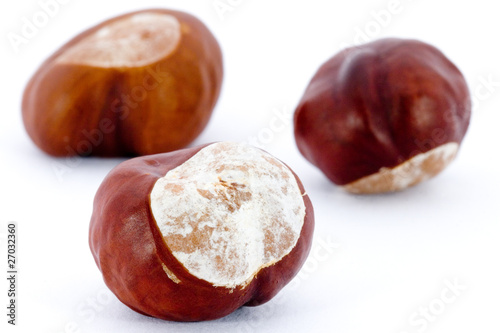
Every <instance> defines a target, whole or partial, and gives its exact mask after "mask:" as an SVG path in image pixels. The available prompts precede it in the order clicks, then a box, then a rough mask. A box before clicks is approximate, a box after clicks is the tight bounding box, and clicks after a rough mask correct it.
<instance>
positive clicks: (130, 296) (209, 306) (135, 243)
mask: <svg viewBox="0 0 500 333" xmlns="http://www.w3.org/2000/svg"><path fill="white" fill-rule="evenodd" d="M204 147H206V145H204V146H200V147H195V148H188V149H183V150H178V151H175V152H170V153H164V154H157V155H152V156H143V157H137V158H133V159H131V160H128V161H125V162H123V163H121V164H120V165H118V166H117V167H116V168H115V169H113V170H112V171H111V172H110V173H109V174H108V176H107V177H106V178H105V179H104V181H103V182H102V184H101V186H100V188H99V190H98V191H97V194H96V196H95V199H94V210H93V214H92V218H91V222H90V233H89V243H90V249H91V252H92V254H93V256H94V259H95V261H96V263H97V266H98V267H99V270H100V271H101V272H102V274H103V278H104V281H105V283H106V285H107V286H108V287H109V288H110V289H111V291H112V292H113V293H114V294H115V295H116V296H117V297H118V298H119V299H120V301H121V302H123V303H124V304H126V305H127V306H128V307H130V308H131V309H133V310H135V311H137V312H139V313H142V314H145V315H148V316H153V317H157V318H161V319H167V320H174V321H201V320H211V319H216V318H220V317H223V316H226V315H228V314H230V313H231V312H233V311H235V310H236V309H238V308H240V307H241V306H243V305H246V306H256V305H260V304H263V303H265V302H267V301H269V300H270V299H271V298H272V297H273V296H275V295H276V294H277V293H278V291H279V290H281V289H282V288H283V287H284V286H285V285H286V284H287V283H288V282H289V281H290V280H291V279H292V278H293V277H294V276H295V275H296V274H297V273H298V271H299V269H300V268H301V267H302V265H303V263H304V262H305V260H306V258H307V256H308V254H309V251H310V247H311V242H312V234H313V229H314V212H313V207H312V203H311V201H310V199H309V197H308V196H307V195H304V196H303V200H304V203H305V207H306V215H305V218H304V224H303V227H302V230H301V234H300V237H299V240H298V241H297V244H296V245H295V247H294V248H293V249H292V251H291V252H290V253H289V254H288V255H286V256H285V257H284V258H283V259H281V260H280V261H278V262H277V263H275V264H274V265H271V266H268V267H265V268H263V269H261V270H260V271H259V273H258V274H257V275H256V276H255V277H254V278H253V280H252V281H251V282H250V283H249V284H248V285H246V286H244V287H236V288H235V289H230V288H225V287H215V286H213V285H212V284H210V283H209V282H207V281H204V280H201V279H199V278H197V277H195V276H193V275H191V274H190V273H189V272H188V271H187V270H186V269H185V268H184V266H183V265H182V264H181V263H179V262H178V261H177V259H175V257H174V255H173V254H172V252H171V251H170V250H169V248H168V246H167V245H166V243H165V241H164V239H163V237H162V235H161V232H160V230H159V228H158V225H157V223H156V221H155V220H154V217H153V215H152V212H151V208H150V198H149V194H150V193H151V190H152V188H153V186H154V184H155V183H156V181H157V180H158V179H159V178H161V177H163V176H164V175H165V174H166V173H167V172H168V171H169V170H171V169H173V168H175V167H177V166H179V165H181V164H183V163H184V162H185V161H187V160H188V159H189V158H191V157H192V156H193V155H195V154H196V153H197V152H198V151H200V150H201V149H202V148H204ZM292 173H293V171H292ZM293 174H294V176H295V179H296V180H297V183H298V185H299V188H300V190H301V192H302V193H305V190H304V188H303V185H302V183H301V182H300V180H299V178H298V177H297V175H295V173H293ZM162 264H165V265H166V266H167V267H168V268H169V270H170V271H171V272H172V273H174V274H175V276H176V277H177V278H178V279H179V280H180V281H181V282H180V283H175V282H174V281H172V280H171V279H170V278H169V277H168V276H167V274H166V273H165V271H164V270H163V267H162Z"/></svg>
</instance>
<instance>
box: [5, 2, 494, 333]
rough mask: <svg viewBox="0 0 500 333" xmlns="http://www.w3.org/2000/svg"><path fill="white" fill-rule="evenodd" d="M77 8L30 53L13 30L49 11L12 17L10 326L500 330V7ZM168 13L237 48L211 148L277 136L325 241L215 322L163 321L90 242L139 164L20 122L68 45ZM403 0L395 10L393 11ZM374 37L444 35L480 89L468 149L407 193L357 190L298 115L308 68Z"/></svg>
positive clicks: (8, 19)
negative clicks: (13, 260)
mask: <svg viewBox="0 0 500 333" xmlns="http://www.w3.org/2000/svg"><path fill="white" fill-rule="evenodd" d="M61 2H63V1H62V0H61ZM66 2H67V3H66V4H64V5H60V6H59V9H58V10H57V11H56V10H54V9H53V10H52V12H53V17H50V19H48V22H46V25H45V27H43V28H41V29H39V31H38V32H37V33H36V34H34V33H33V34H34V36H32V37H31V38H30V39H29V40H28V43H27V44H26V45H21V46H20V47H19V52H18V53H14V51H13V48H12V47H11V45H10V43H9V40H8V38H7V34H8V33H9V32H15V33H19V32H20V30H21V26H22V25H23V17H25V18H30V20H31V18H32V16H33V15H35V16H36V15H37V13H39V12H40V10H41V7H40V4H39V3H38V2H37V1H34V0H26V1H8V2H4V3H3V5H2V7H3V8H2V9H1V10H0V22H1V27H2V39H1V42H0V43H1V44H2V52H1V75H0V77H1V78H2V80H1V81H0V92H1V101H2V104H1V105H2V113H1V114H2V117H3V118H2V121H0V136H1V138H0V155H1V158H2V160H1V162H2V163H1V172H0V182H1V183H0V184H1V191H0V202H1V203H2V204H1V209H0V221H2V223H1V228H2V229H1V234H0V236H3V238H0V239H1V240H2V244H1V247H2V250H1V251H2V252H1V253H2V254H1V255H0V257H1V258H5V255H4V253H5V252H4V251H5V231H6V222H7V221H17V222H18V223H19V267H20V268H19V272H20V275H19V284H18V288H19V297H18V305H19V309H18V324H19V325H18V326H16V327H15V328H12V327H10V326H9V327H8V332H56V333H60V332H145V331H147V332H198V333H200V332H303V331H307V332H342V333H350V332H352V333H359V332H370V333H375V332H383V333H388V332H394V333H402V332H407V333H413V332H440V333H441V332H445V333H446V332H453V333H457V332H498V331H500V322H499V321H498V319H497V318H498V314H499V313H500V302H499V298H500V283H499V281H500V269H499V260H498V259H499V256H500V242H499V241H498V239H499V236H500V227H499V223H500V208H499V207H500V204H499V201H500V200H499V199H500V195H499V188H500V176H499V175H498V169H499V167H498V165H499V162H500V159H499V157H498V149H499V148H498V142H500V134H499V133H500V131H499V130H498V129H499V124H500V112H499V111H498V110H499V109H500V98H499V94H500V84H499V83H498V82H500V61H499V59H500V43H499V42H498V31H500V20H498V8H494V7H493V6H494V5H493V2H491V1H489V0H476V1H474V2H465V1H464V2H457V1H451V0H448V1H431V0H418V1H410V0H401V1H399V6H394V5H393V3H394V1H391V0H376V1H368V0H366V1H334V2H332V1H320V0H310V1H285V0H274V1H267V2H264V1H250V0H231V1H230V0H222V2H223V3H232V4H233V7H231V8H233V10H232V11H228V12H226V13H225V15H224V20H221V19H220V16H219V15H218V13H217V11H215V9H214V7H213V6H212V3H213V0H207V1H201V0H200V1H180V0H179V1H164V0H162V1H160V0H158V1H149V0H144V1H141V2H138V1H132V0H122V1H113V2H112V1H95V0H87V1H81V0H73V1H68V0H66ZM161 6H168V7H171V8H178V9H182V10H185V11H188V12H191V13H193V14H195V15H196V16H198V17H199V18H200V19H202V20H203V21H204V22H205V23H206V24H207V25H208V26H209V27H210V28H211V29H212V31H213V32H214V34H215V35H216V36H217V38H218V40H219V41H220V43H221V45H222V48H223V52H224V57H225V71H226V73H225V81H224V86H223V92H222V95H221V98H220V100H219V103H218V105H217V108H216V110H215V113H214V116H213V118H212V120H211V122H210V124H209V126H208V127H207V129H206V130H205V132H203V134H202V135H201V136H200V137H199V138H198V139H197V141H196V144H198V143H203V142H210V141H217V140H233V141H238V140H241V141H247V142H250V143H258V144H261V145H262V146H263V148H265V149H267V150H268V151H269V152H271V153H272V154H274V155H275V156H277V157H278V158H280V159H282V160H283V161H284V162H286V163H287V164H288V165H290V166H291V167H292V168H293V169H294V170H295V171H296V172H297V174H298V175H299V176H300V177H301V179H302V181H303V183H304V185H305V187H306V190H307V191H308V193H309V194H310V196H311V199H312V201H313V204H314V208H315V212H316V230H315V245H314V247H313V251H312V253H311V256H310V259H309V262H308V263H307V264H306V266H305V267H304V268H303V270H302V271H301V273H300V274H299V275H298V277H297V278H296V279H295V280H294V281H293V282H292V283H291V284H290V285H289V286H287V287H286V288H285V289H284V290H283V291H282V292H281V293H280V294H279V295H278V296H277V297H276V298H275V299H274V300H273V301H271V302H269V303H267V304H265V305H263V306H260V307H257V308H248V307H245V308H242V309H240V310H239V311H236V312H235V313H233V314H232V315H230V316H228V317H226V318H223V319H220V320H217V321H213V322H204V323H191V324H187V323H172V322H166V321H161V320H156V319H152V318H148V317H145V316H142V315H139V314H136V313H134V312H133V311H131V310H129V309H128V308H127V307H125V306H124V305H122V304H121V303H120V302H119V301H118V300H117V299H116V298H115V297H114V296H112V295H110V294H109V292H108V291H107V289H106V287H105V286H104V284H103V282H102V279H101V275H100V273H99V272H98V270H97V267H96V265H95V263H94V262H93V259H92V256H91V254H90V250H89V248H88V244H87V237H88V224H89V219H90V214H91V211H92V200H93V196H94V193H95V191H96V189H97V187H98V186H99V184H100V182H101V181H102V179H103V177H104V176H105V175H106V174H107V172H108V171H109V170H110V169H111V168H112V167H113V166H115V165H116V164H117V163H119V162H120V161H122V159H98V158H92V159H54V158H51V157H48V156H46V155H45V154H43V153H42V152H40V151H39V150H38V149H37V148H36V147H35V146H34V145H33V144H32V143H31V141H30V140H29V138H28V137H27V135H26V134H25V132H24V129H23V126H22V122H21V117H20V100H21V94H22V90H23V88H24V86H25V84H26V82H27V80H28V79H29V78H30V76H31V75H32V74H33V72H34V71H35V70H36V68H37V66H38V65H39V64H40V63H41V62H42V61H43V60H44V59H45V58H46V57H47V56H49V55H50V54H51V53H52V52H54V51H55V50H56V49H57V48H58V47H59V46H61V45H62V44H63V43H64V42H66V41H67V40H68V39H69V38H71V37H73V36H74V35H76V34H77V33H79V32H81V31H82V30H84V29H86V28H88V27H90V26H92V25H93V24H95V23H98V22H100V21H102V20H103V19H106V18H109V17H112V16H115V15H118V14H121V13H124V12H128V11H130V10H135V9H143V8H148V7H161ZM389 9H390V10H392V13H393V14H390V15H378V14H377V13H381V11H382V10H389ZM385 13H390V12H385ZM376 17H378V21H377V18H376ZM378 22H380V23H378ZM42 23H43V21H42ZM370 29H371V30H370ZM366 30H368V31H369V33H370V34H371V35H372V37H374V38H379V37H386V36H397V37H408V38H417V39H420V40H423V41H426V42H429V43H431V44H433V45H435V46H437V47H438V48H440V49H441V50H442V51H443V52H444V53H445V54H446V55H448V56H449V58H450V59H451V60H452V61H454V62H455V63H456V64H457V65H458V66H459V68H460V69H461V70H462V71H463V73H464V75H465V76H466V78H467V80H468V82H469V85H470V87H471V90H472V92H473V96H474V102H475V106H474V115H473V119H472V123H471V127H470V130H469V132H468V134H467V136H466V139H465V142H464V144H463V146H462V149H461V151H460V152H459V156H458V158H457V160H456V161H455V162H454V163H453V164H452V165H451V166H450V167H449V168H448V169H447V170H445V172H444V173H442V174H441V175H440V176H438V177H437V178H435V179H433V180H431V181H429V182H427V183H425V184H422V185H421V186H418V187H415V188H413V189H410V190H407V191H405V192H401V193H397V194H391V195H381V196H354V195H349V194H346V193H344V192H342V191H341V190H340V189H338V188H336V187H335V186H333V185H332V184H330V183H329V182H328V181H327V179H326V178H325V177H324V176H323V175H322V174H321V173H320V172H318V171H317V170H316V169H315V168H314V167H313V166H311V165H310V164H309V163H308V162H307V161H305V160H304V159H303V158H302V157H301V155H300V154H299V153H298V151H297V149H296V147H295V144H294V141H293V137H292V128H291V121H290V119H291V112H293V108H294V107H295V105H296V104H297V102H298V100H299V99H300V97H301V95H302V93H303V91H304V89H305V87H306V85H307V84H308V81H309V79H310V78H311V77H312V75H313V74H314V72H315V71H316V69H317V68H318V66H319V65H320V64H321V63H322V62H323V61H325V60H326V59H327V58H329V57H330V56H332V55H333V53H334V52H336V51H337V50H339V48H340V47H341V46H343V45H351V44H352V43H353V42H354V41H357V40H360V39H363V38H365V37H364V36H363V35H364V34H366V33H365V32H362V31H366ZM4 260H5V259H2V263H0V266H1V267H5V263H4ZM2 271H4V268H2ZM3 274H4V273H2V274H0V275H1V276H3ZM1 280H2V281H3V282H2V283H0V288H1V289H0V295H1V296H0V304H2V308H5V307H4V306H3V304H6V301H7V297H6V290H7V286H6V280H5V279H4V278H2V279H1ZM453 284H459V286H458V287H456V286H453ZM462 285H463V286H465V290H463V288H462V287H461V286H462ZM429 306H430V307H432V310H431V312H430V313H429V315H426V314H425V311H426V309H427V308H428V307H429ZM419 311H420V312H419ZM4 312H6V310H2V311H1V313H0V314H1V315H0V318H2V319H0V321H1V324H0V327H2V328H1V331H2V332H5V331H6V330H4V328H5V327H7V325H6V316H5V315H4ZM432 313H435V315H434V314H432ZM424 316H427V317H424ZM425 318H427V319H425Z"/></svg>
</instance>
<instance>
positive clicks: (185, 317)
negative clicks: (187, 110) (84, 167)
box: [90, 142, 314, 321]
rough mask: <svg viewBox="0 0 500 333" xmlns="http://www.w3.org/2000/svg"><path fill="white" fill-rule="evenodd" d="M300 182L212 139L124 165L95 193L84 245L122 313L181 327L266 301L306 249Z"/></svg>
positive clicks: (309, 222) (307, 217) (307, 220)
mask: <svg viewBox="0 0 500 333" xmlns="http://www.w3.org/2000/svg"><path fill="white" fill-rule="evenodd" d="M313 227H314V215H313V208H312V204H311V202H310V200H309V197H308V196H307V194H306V193H305V190H304V188H303V186H302V184H301V183H300V180H299V179H298V178H297V176H296V175H295V174H294V173H293V171H292V170H290V168H288V167H287V166H286V165H285V164H283V163H282V162H281V161H279V160H278V159H276V158H274V157H272V156H271V155H269V154H268V153H266V152H264V151H262V150H260V149H257V148H254V147H251V146H247V145H243V144H238V143H229V142H221V143H213V144H209V145H205V146H201V147H196V148H190V149H184V150H179V151H175V152H171V153H166V154H158V155H152V156H145V157H138V158H135V159H132V160H129V161H126V162H123V163H122V164H120V165H119V166H118V167H116V168H115V169H114V170H113V171H111V173H110V174H109V175H108V176H107V177H106V179H105V180H104V182H103V183H102V185H101V187H100V188H99V190H98V192H97V194H96V197H95V201H94V213H93V215H92V219H91V225H90V248H91V251H92V253H93V255H94V258H95V260H96V263H97V265H98V267H99V269H100V270H101V272H102V274H103V277H104V280H105V282H106V284H107V285H108V287H109V288H110V289H111V290H112V291H113V292H114V293H115V294H116V296H117V297H118V298H119V299H120V300H121V301H122V302H123V303H125V304H126V305H128V306H129V307H130V308H132V309H134V310H135V311H138V312H140V313H143V314H147V315H150V316H154V317H158V318H163V319H169V320H179V321H198V320H209V319H215V318H220V317H222V316H225V315H227V314H229V313H231V312H233V311H234V310H236V309H237V308H239V307H241V306H243V305H259V304H262V303H265V302H267V301H268V300H270V299H271V298H272V297H273V296H274V295H276V293H278V292H279V290H281V289H282V288H283V287H284V286H285V285H286V284H287V283H288V282H289V281H290V280H291V279H292V278H293V277H294V276H295V274H297V273H298V271H299V269H300V268H301V266H302V264H303V263H304V261H305V259H306V258H307V255H308V253H309V250H310V247H311V242H312V232H313Z"/></svg>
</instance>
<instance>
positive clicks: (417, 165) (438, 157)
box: [343, 142, 459, 194]
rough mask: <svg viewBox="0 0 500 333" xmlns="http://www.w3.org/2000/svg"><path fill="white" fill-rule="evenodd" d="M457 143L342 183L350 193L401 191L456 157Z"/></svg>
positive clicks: (438, 169)
mask: <svg viewBox="0 0 500 333" xmlns="http://www.w3.org/2000/svg"><path fill="white" fill-rule="evenodd" d="M458 148H459V145H458V143H455V142H449V143H447V144H444V145H441V146H439V147H436V148H434V149H431V150H429V151H428V152H425V153H420V154H418V155H416V156H414V157H412V158H410V159H409V160H407V161H405V162H403V163H401V164H400V165H398V166H396V167H394V168H382V169H380V170H379V171H378V172H377V173H375V174H372V175H369V176H366V177H363V178H361V179H358V180H356V181H354V182H352V183H349V184H347V185H344V186H343V188H344V189H345V190H346V191H348V192H351V193H356V194H361V193H366V194H367V193H382V192H392V191H401V190H403V189H405V188H407V187H410V186H414V185H416V184H418V183H420V182H422V181H424V180H427V179H429V178H432V177H434V176H435V175H437V174H438V173H439V172H441V171H442V170H443V169H445V168H446V167H447V166H448V164H450V163H451V162H452V161H453V160H454V159H455V157H456V155H457V152H458Z"/></svg>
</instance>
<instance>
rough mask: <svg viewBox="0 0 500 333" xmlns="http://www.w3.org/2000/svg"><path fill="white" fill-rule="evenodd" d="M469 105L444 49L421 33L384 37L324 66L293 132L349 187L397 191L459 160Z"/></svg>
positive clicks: (336, 179)
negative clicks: (405, 37) (419, 36)
mask: <svg viewBox="0 0 500 333" xmlns="http://www.w3.org/2000/svg"><path fill="white" fill-rule="evenodd" d="M470 112H471V98H470V95H469V90H468V88H467V84H466V82H465V80H464V77H463V76H462V74H461V73H460V71H459V70H458V69H457V67H456V66H455V65H454V64H453V63H451V62H450V61H449V60H448V59H447V58H446V57H445V56H444V55H443V53H441V52H440V51H439V50H438V49H436V48H435V47H433V46H430V45H428V44H426V43H423V42H419V41H416V40H403V39H382V40H378V41H375V42H371V43H368V44H365V45H361V46H357V47H352V48H348V49H346V50H344V51H342V52H340V53H339V54H337V55H335V56H334V57H333V58H331V59H330V60H328V61H327V62H326V63H325V64H323V65H322V66H321V67H320V69H319V70H318V72H317V73H316V75H315V76H314V77H313V78H312V80H311V82H310V84H309V86H308V88H307V90H306V92H305V94H304V96H303V97H302V100H301V101H300V103H299V105H298V107H297V109H296V111H295V115H294V126H295V138H296V142H297V146H298V148H299V150H300V152H301V153H302V154H303V155H304V156H305V157H306V158H307V159H308V160H309V161H310V162H311V163H313V164H314V165H316V166H317V167H318V168H319V169H321V170H322V171H323V173H324V174H325V175H326V176H327V177H328V178H329V179H330V180H331V181H332V182H334V183H335V184H338V185H341V186H343V187H344V188H345V189H346V190H347V191H350V192H354V193H377V192H389V191H397V190H402V189H404V188H406V187H409V186H412V185H415V184H417V183H419V182H421V181H423V180H425V179H428V178H430V177H433V176H434V175H436V174H438V173H439V172H440V171H441V170H443V169H444V168H445V167H446V166H447V165H448V164H449V163H450V162H451V161H452V160H453V159H454V157H455V156H456V154H457V151H458V149H459V146H460V143H461V142H462V139H463V137H464V135H465V132H466V131H467V127H468V124H469V119H470Z"/></svg>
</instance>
